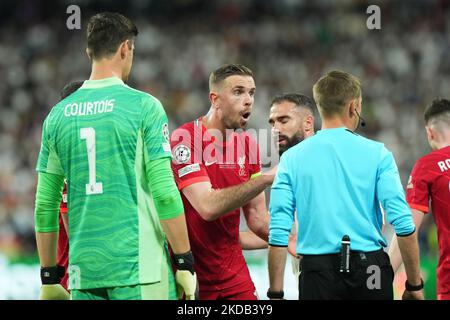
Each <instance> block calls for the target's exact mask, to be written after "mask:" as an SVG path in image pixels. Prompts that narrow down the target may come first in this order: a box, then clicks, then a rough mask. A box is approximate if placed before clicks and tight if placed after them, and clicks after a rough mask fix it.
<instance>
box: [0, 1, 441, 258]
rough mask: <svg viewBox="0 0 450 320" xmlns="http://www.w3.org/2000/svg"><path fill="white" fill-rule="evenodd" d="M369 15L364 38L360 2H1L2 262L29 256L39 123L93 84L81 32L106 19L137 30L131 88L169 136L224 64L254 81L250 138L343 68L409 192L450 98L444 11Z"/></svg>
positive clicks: (427, 7) (370, 132) (410, 9)
mask: <svg viewBox="0 0 450 320" xmlns="http://www.w3.org/2000/svg"><path fill="white" fill-rule="evenodd" d="M70 4H77V5H79V6H80V8H81V21H82V29H81V30H68V29H67V28H66V19H67V18H68V16H69V15H68V14H67V13H66V8H67V6H68V5H70ZM370 4H379V5H380V7H381V27H382V28H381V30H368V29H367V27H366V19H367V17H368V14H366V8H367V6H368V5H369V3H367V2H366V1H351V0H345V1H344V0H339V1H332V0H320V1H319V0H315V1H306V0H277V1H270V0H240V1H237V0H234V1H229V0H228V1H222V0H220V1H196V0H178V1H89V0H85V1H75V0H73V1H58V2H56V1H44V0H36V1H33V0H28V1H21V2H17V1H11V0H2V1H1V2H0V39H1V41H0V74H1V75H2V80H1V81H0V252H6V253H7V254H9V255H16V254H35V240H34V220H33V210H34V193H35V185H36V173H35V169H34V168H35V165H36V158H37V155H38V151H39V145H40V140H41V128H42V122H43V120H44V118H45V116H46V114H47V113H48V112H49V110H50V108H51V107H52V106H53V105H54V104H55V103H56V102H57V101H58V97H59V90H60V89H61V88H62V87H63V86H64V85H65V84H66V83H68V82H70V81H73V80H82V79H87V78H88V77H89V71H90V64H89V60H88V59H87V56H86V54H85V51H84V50H85V30H84V26H85V23H86V22H87V19H88V18H89V17H90V16H91V14H93V13H95V12H98V11H104V10H106V9H108V10H109V11H119V12H121V13H124V14H126V15H127V16H129V17H130V18H131V19H133V20H134V21H135V22H136V24H137V26H138V28H139V32H140V34H139V36H138V39H137V42H136V51H135V58H134V67H133V70H132V74H131V79H130V85H131V86H134V87H136V88H138V89H140V90H144V91H147V92H149V93H151V94H152V95H154V96H156V97H158V98H159V99H160V100H161V101H162V103H163V104H164V106H165V107H166V111H167V113H168V115H169V119H170V127H171V130H173V129H175V128H176V127H177V126H178V125H180V124H182V123H184V122H186V121H189V120H192V119H194V118H196V117H198V116H199V115H201V114H202V113H205V112H206V110H207V109H208V108H209V104H208V82H207V81H208V76H209V73H210V72H211V71H212V70H213V69H215V68H217V67H218V66H220V65H222V64H224V63H229V62H236V63H242V64H245V65H247V66H248V67H250V68H251V69H252V70H253V71H254V74H255V80H256V86H257V91H256V102H255V107H254V112H253V114H252V120H251V122H250V127H252V128H264V129H269V126H268V124H267V118H268V112H269V104H270V100H271V97H272V96H273V95H274V94H277V93H281V92H299V93H304V94H307V95H310V96H312V85H313V83H314V82H315V81H316V80H317V79H318V78H319V76H320V75H321V74H323V73H324V72H325V71H328V70H330V69H336V68H337V69H342V70H345V71H347V72H350V73H353V74H355V75H357V76H359V77H360V79H361V80H362V84H363V104H364V110H363V116H364V118H365V119H366V121H367V126H366V128H364V129H363V130H361V133H362V134H363V135H365V136H367V137H369V138H373V139H377V140H380V141H382V142H384V143H385V144H386V145H387V147H388V148H390V149H391V150H392V151H393V153H394V156H395V157H396V160H397V163H398V166H399V169H400V173H401V177H402V182H403V185H406V182H407V179H408V175H409V172H410V170H411V168H412V166H413V164H414V162H415V160H416V159H417V158H419V157H420V156H422V155H424V154H425V153H427V152H429V147H428V145H427V143H426V137H425V131H424V129H423V120H422V113H423V109H424V108H425V106H426V104H428V103H429V102H431V100H432V99H433V98H434V97H439V96H447V97H448V90H449V88H450V59H449V58H448V57H449V55H450V32H449V31H450V14H449V13H450V1H445V0H433V1H432V0H430V1H425V0H424V1H401V0H397V1H382V2H381V1H379V2H378V3H377V1H375V2H371V3H370ZM318 156H320V155H318ZM355 165H358V164H355Z"/></svg>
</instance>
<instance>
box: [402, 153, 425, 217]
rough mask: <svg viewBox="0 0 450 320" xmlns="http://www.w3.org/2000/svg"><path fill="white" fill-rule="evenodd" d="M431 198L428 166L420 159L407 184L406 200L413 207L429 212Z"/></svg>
mask: <svg viewBox="0 0 450 320" xmlns="http://www.w3.org/2000/svg"><path fill="white" fill-rule="evenodd" d="M429 199H430V193H429V187H428V180H427V171H426V167H425V166H424V165H423V161H421V160H419V161H417V163H416V164H415V166H414V168H413V170H412V172H411V175H410V177H409V181H408V185H407V186H406V201H407V202H408V204H409V206H410V207H411V208H412V209H416V210H419V211H422V212H424V213H428V211H429V208H428V205H429Z"/></svg>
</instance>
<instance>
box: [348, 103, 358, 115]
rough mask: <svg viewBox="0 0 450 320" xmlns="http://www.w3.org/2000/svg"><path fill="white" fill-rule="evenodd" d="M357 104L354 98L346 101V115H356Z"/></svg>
mask: <svg viewBox="0 0 450 320" xmlns="http://www.w3.org/2000/svg"><path fill="white" fill-rule="evenodd" d="M357 106H358V102H357V100H356V99H352V100H350V101H349V102H348V117H349V118H350V119H353V117H354V116H356V108H357Z"/></svg>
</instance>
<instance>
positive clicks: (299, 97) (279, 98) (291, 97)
mask: <svg viewBox="0 0 450 320" xmlns="http://www.w3.org/2000/svg"><path fill="white" fill-rule="evenodd" d="M285 101H288V102H292V103H293V104H295V105H296V106H297V107H300V108H305V109H307V110H309V111H310V112H311V113H312V114H313V115H314V114H315V110H316V104H315V103H314V101H313V100H312V99H311V98H310V97H308V96H305V95H303V94H299V93H283V94H278V95H276V96H275V97H274V98H273V99H272V102H271V103H270V106H271V107H272V106H273V105H274V104H279V103H282V102H285Z"/></svg>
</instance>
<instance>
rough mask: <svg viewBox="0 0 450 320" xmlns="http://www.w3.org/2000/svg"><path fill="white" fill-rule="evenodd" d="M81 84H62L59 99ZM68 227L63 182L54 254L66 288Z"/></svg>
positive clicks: (65, 194)
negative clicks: (56, 247)
mask: <svg viewBox="0 0 450 320" xmlns="http://www.w3.org/2000/svg"><path fill="white" fill-rule="evenodd" d="M82 85H83V81H73V82H70V83H69V84H67V85H66V86H64V88H63V89H62V91H61V93H60V95H61V100H64V99H65V98H66V97H68V96H69V95H71V94H72V93H74V92H75V91H77V90H78V89H79V88H80V87H81V86H82ZM68 230H69V228H68V219H67V190H66V185H65V184H64V190H63V197H62V201H61V204H60V206H59V235H58V250H57V256H56V263H57V266H58V268H59V270H60V271H61V276H62V277H61V282H60V283H61V285H62V286H63V287H64V289H66V290H67V291H69V290H68V289H67V287H68V283H67V281H68V278H69V275H68V273H67V266H68V264H69V239H68V237H67V231H68Z"/></svg>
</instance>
